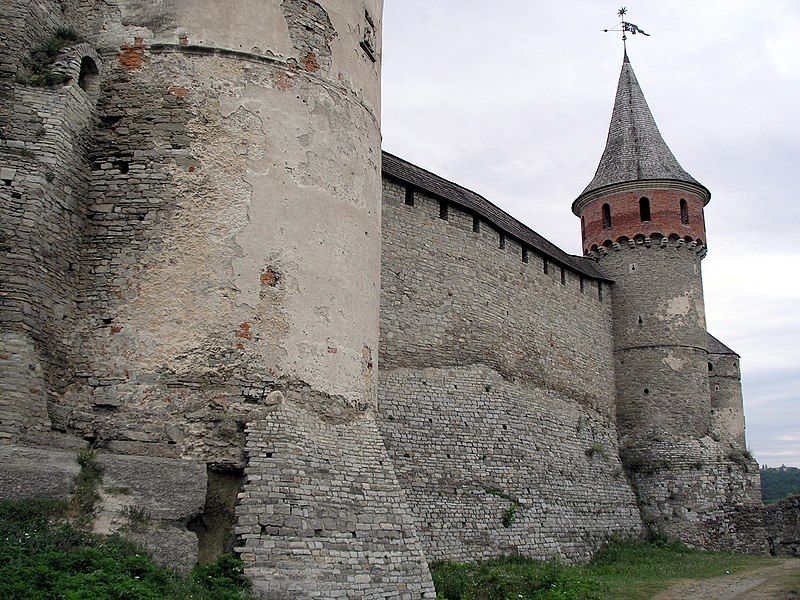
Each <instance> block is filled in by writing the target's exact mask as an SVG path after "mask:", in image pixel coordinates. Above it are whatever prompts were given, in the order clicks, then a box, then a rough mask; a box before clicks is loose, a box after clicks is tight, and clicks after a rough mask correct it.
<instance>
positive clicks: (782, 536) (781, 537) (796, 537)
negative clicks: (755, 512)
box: [764, 496, 800, 557]
mask: <svg viewBox="0 0 800 600" xmlns="http://www.w3.org/2000/svg"><path fill="white" fill-rule="evenodd" d="M764 525H765V527H766V532H767V539H768V541H769V551H770V554H772V555H774V556H795V557H800V496H791V497H789V498H784V499H783V500H781V501H779V502H776V503H775V504H770V505H769V506H765V507H764Z"/></svg>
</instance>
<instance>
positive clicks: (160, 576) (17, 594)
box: [0, 501, 250, 600]
mask: <svg viewBox="0 0 800 600" xmlns="http://www.w3.org/2000/svg"><path fill="white" fill-rule="evenodd" d="M66 509H67V506H66V505H65V504H63V503H57V502H49V501H28V502H0V598H9V599H11V598H13V599H14V600H49V599H52V598H59V599H63V600H161V599H181V600H189V599H193V600H243V599H246V598H249V597H250V596H249V592H248V590H249V581H248V580H247V579H246V578H245V577H244V575H243V574H242V565H241V563H240V562H239V561H238V560H237V559H235V558H234V557H232V556H229V555H224V556H223V557H222V558H220V560H219V561H217V562H216V563H215V564H213V565H207V566H198V567H195V569H194V570H193V571H192V572H191V573H190V574H189V576H188V577H186V578H182V577H180V576H179V575H178V574H176V573H174V572H173V571H170V570H168V569H164V568H161V567H158V566H156V565H155V564H154V563H153V562H152V560H151V559H150V558H149V556H148V555H147V554H146V553H145V552H144V551H143V550H142V549H141V548H138V547H137V546H136V545H134V544H132V543H131V542H128V541H126V540H124V539H123V538H121V537H119V536H116V535H112V536H101V535H96V534H91V533H88V532H86V531H84V530H82V529H79V528H77V527H74V526H73V525H71V524H69V523H67V522H66V521H64V520H63V518H62V517H63V515H64V513H65V511H66Z"/></svg>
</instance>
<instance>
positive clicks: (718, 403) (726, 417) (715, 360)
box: [708, 352, 747, 448]
mask: <svg viewBox="0 0 800 600" xmlns="http://www.w3.org/2000/svg"><path fill="white" fill-rule="evenodd" d="M708 387H709V392H710V394H711V430H712V432H713V433H714V435H716V436H717V437H718V438H719V439H721V440H724V441H727V442H731V443H733V444H734V445H735V446H736V447H738V448H745V446H746V444H747V441H746V439H745V422H744V400H743V398H742V381H741V372H740V370H739V357H738V356H736V355H735V354H716V353H712V352H709V354H708Z"/></svg>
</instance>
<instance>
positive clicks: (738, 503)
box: [598, 235, 764, 552]
mask: <svg viewBox="0 0 800 600" xmlns="http://www.w3.org/2000/svg"><path fill="white" fill-rule="evenodd" d="M704 252H705V249H704V248H703V247H702V246H698V245H696V244H693V243H692V244H687V243H685V241H684V240H676V239H674V238H670V239H667V238H662V237H660V236H656V235H654V236H653V237H652V238H638V239H636V240H631V241H630V242H628V243H623V244H619V245H618V246H617V247H615V248H613V249H612V250H611V251H610V252H606V253H605V254H603V255H602V256H601V257H600V258H599V261H598V262H599V265H600V266H601V267H602V268H603V269H604V270H605V272H607V273H608V274H609V276H610V277H612V278H613V279H614V302H613V320H614V352H615V376H616V385H617V392H616V399H617V404H616V410H617V417H618V423H619V428H620V445H621V452H622V457H623V463H624V464H625V466H626V467H627V468H628V470H629V472H630V473H631V476H632V479H633V482H634V484H635V486H636V490H637V495H638V497H639V501H640V505H641V509H642V517H643V519H644V520H645V522H646V523H647V524H648V525H650V526H653V527H655V528H657V529H658V530H660V531H662V532H663V533H665V534H666V535H668V536H669V537H673V538H676V539H680V540H681V541H683V542H685V543H687V544H689V545H691V546H695V547H700V548H710V549H736V550H739V551H749V552H762V551H763V549H764V544H763V539H764V538H763V531H761V532H758V531H756V532H754V528H755V529H757V527H758V526H757V523H756V521H757V519H756V520H755V521H754V520H753V518H751V516H752V515H754V514H756V513H757V511H758V509H759V507H760V505H761V499H760V482H759V478H758V468H757V464H756V463H755V461H754V460H753V459H752V457H750V456H749V455H748V454H747V452H746V451H745V448H744V447H743V446H742V445H740V444H739V443H738V442H739V440H740V439H741V438H742V437H743V431H742V434H741V435H737V436H731V434H730V433H726V435H725V436H724V439H723V437H721V436H720V435H718V434H717V433H716V432H715V430H714V425H715V424H714V423H713V422H712V395H711V392H710V391H709V376H710V373H711V372H710V371H709V369H708V365H709V364H713V363H712V362H711V360H710V359H709V353H708V347H709V344H710V340H711V338H710V337H709V335H708V333H707V332H706V327H705V310H704V305H703V290H702V279H701V271H700V260H701V258H702V256H703V254H704ZM737 383H738V381H737ZM719 402H721V400H720V399H719V398H718V400H717V403H719ZM754 523H755V524H754Z"/></svg>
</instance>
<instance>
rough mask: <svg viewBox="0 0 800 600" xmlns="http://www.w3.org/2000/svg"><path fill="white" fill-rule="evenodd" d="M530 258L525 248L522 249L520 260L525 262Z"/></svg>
mask: <svg viewBox="0 0 800 600" xmlns="http://www.w3.org/2000/svg"><path fill="white" fill-rule="evenodd" d="M528 260H530V252H529V251H528V249H527V248H523V249H522V262H524V263H526V262H528Z"/></svg>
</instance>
